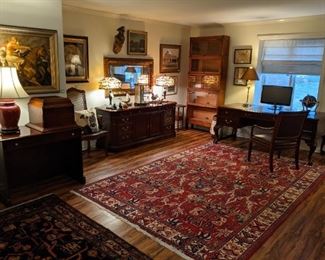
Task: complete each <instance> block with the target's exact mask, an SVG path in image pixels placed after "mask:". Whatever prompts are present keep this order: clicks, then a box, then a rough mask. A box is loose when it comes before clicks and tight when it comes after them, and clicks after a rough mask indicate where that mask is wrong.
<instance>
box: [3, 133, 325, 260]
mask: <svg viewBox="0 0 325 260" xmlns="http://www.w3.org/2000/svg"><path fill="white" fill-rule="evenodd" d="M211 140H212V139H211V136H210V134H209V133H207V132H202V131H197V130H186V131H179V132H177V136H176V138H170V139H166V140H162V141H158V142H155V143H152V144H147V145H143V146H140V147H137V148H133V149H129V150H127V151H124V152H120V153H116V154H109V155H108V156H107V157H105V155H104V152H103V151H93V152H92V153H91V156H90V157H86V155H85V158H84V174H85V176H86V179H87V183H91V182H94V181H97V180H100V179H103V178H105V177H107V176H111V175H115V174H117V173H119V172H122V171H125V170H128V169H132V168H136V167H139V166H141V165H145V164H148V163H150V162H152V161H155V160H157V159H160V158H163V157H165V156H168V155H171V154H174V153H179V152H181V151H183V150H186V149H190V148H191V147H195V146H197V145H200V144H203V143H206V142H209V141H211ZM222 142H226V143H229V144H231V145H234V146H239V147H246V146H247V140H245V139H237V140H236V141H233V140H230V139H229V140H224V141H222ZM305 156H306V152H302V156H301V157H302V159H303V157H305ZM313 159H314V160H317V161H318V162H319V163H321V164H325V156H324V157H322V156H320V155H319V154H315V156H314V158H313ZM80 186H81V185H79V184H77V183H76V182H75V181H73V180H70V179H67V178H66V177H58V178H55V179H52V180H51V181H46V182H42V183H38V184H35V185H33V187H28V188H24V189H20V190H18V191H17V193H16V195H15V197H14V198H13V201H14V202H15V203H20V202H22V201H25V200H28V199H32V198H35V197H38V196H41V195H44V194H47V193H55V194H57V195H59V196H60V197H61V198H62V199H63V200H65V201H66V202H67V203H69V204H70V205H71V206H73V207H74V208H76V209H78V210H79V211H81V212H82V213H84V214H85V215H87V216H88V217H90V218H92V219H93V220H95V221H96V222H98V223H100V224H102V225H103V226H105V227H107V228H109V229H110V230H112V231H113V232H114V233H116V234H117V235H119V236H120V237H121V238H123V239H124V240H126V241H128V242H129V243H131V244H132V245H134V246H136V247H137V248H138V249H139V250H141V251H142V252H144V253H145V254H147V255H149V256H150V257H152V258H154V259H182V258H181V257H179V256H178V255H177V254H175V253H173V252H171V251H170V250H168V249H166V248H165V247H163V246H161V245H159V244H158V243H157V242H155V241H153V240H152V239H150V238H149V237H147V236H146V235H144V234H143V233H141V232H139V231H137V230H136V229H135V228H132V227H131V226H130V225H128V224H126V223H124V222H123V221H121V220H120V219H118V218H116V217H114V216H113V215H111V214H110V213H108V212H107V211H106V210H104V209H102V208H100V207H98V206H96V205H95V204H93V203H91V202H89V201H87V200H85V199H83V198H81V197H79V196H77V195H75V194H73V193H71V192H70V190H71V189H76V188H78V187H80ZM0 208H4V205H1V204H0ZM252 259H315V260H316V259H325V187H324V185H322V186H321V187H320V188H319V189H318V190H317V191H316V192H315V193H313V194H312V195H310V196H309V197H308V198H307V199H306V200H305V201H304V202H303V203H301V204H300V205H299V206H298V207H297V208H296V210H295V211H294V212H293V213H292V214H291V215H290V216H289V217H288V218H287V220H286V221H285V222H284V223H283V224H282V225H281V226H280V227H279V228H278V229H277V230H276V232H275V233H274V234H273V235H272V236H271V237H270V238H269V239H268V240H267V241H266V242H265V243H264V245H263V246H262V247H261V248H260V249H259V250H258V251H257V252H256V253H255V254H254V255H253V257H252Z"/></svg>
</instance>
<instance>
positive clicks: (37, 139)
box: [0, 126, 85, 205]
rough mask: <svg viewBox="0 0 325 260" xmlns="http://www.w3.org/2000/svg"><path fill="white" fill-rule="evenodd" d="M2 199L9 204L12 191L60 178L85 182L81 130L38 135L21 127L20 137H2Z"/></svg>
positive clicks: (0, 189)
mask: <svg viewBox="0 0 325 260" xmlns="http://www.w3.org/2000/svg"><path fill="white" fill-rule="evenodd" d="M0 162H1V163H0V198H1V199H2V200H3V201H4V203H5V204H7V205H10V203H11V201H10V194H11V193H12V191H13V189H16V188H17V187H22V186H28V185H30V186H31V188H35V186H36V187H37V182H38V181H40V180H43V179H47V178H50V177H54V176H58V175H68V176H70V177H72V178H74V179H76V180H77V181H79V182H81V183H85V177H84V176H83V166H82V151H81V131H80V128H69V129H62V130H56V131H53V132H45V133H44V132H39V131H37V130H33V129H31V128H28V127H25V126H21V127H20V134H12V135H3V136H0Z"/></svg>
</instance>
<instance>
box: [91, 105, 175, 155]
mask: <svg viewBox="0 0 325 260" xmlns="http://www.w3.org/2000/svg"><path fill="white" fill-rule="evenodd" d="M175 106H176V103H175V102H163V103H161V104H148V105H145V106H132V107H129V108H127V109H119V110H113V109H109V108H106V107H97V108H96V110H97V115H100V116H101V117H102V122H103V128H104V129H105V130H108V131H109V140H108V145H107V148H108V149H109V150H110V151H113V152H116V151H120V150H123V149H126V148H129V147H132V146H135V145H139V144H142V143H147V142H150V141H154V140H158V139H162V138H168V137H174V136H175V135H176V133H175Z"/></svg>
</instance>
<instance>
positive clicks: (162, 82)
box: [156, 75, 175, 99]
mask: <svg viewBox="0 0 325 260" xmlns="http://www.w3.org/2000/svg"><path fill="white" fill-rule="evenodd" d="M156 86H158V87H161V88H163V95H164V98H163V99H165V98H166V93H167V90H168V87H172V86H175V80H174V79H173V78H172V77H171V76H166V75H160V76H158V77H157V78H156Z"/></svg>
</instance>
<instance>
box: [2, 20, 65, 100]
mask: <svg viewBox="0 0 325 260" xmlns="http://www.w3.org/2000/svg"><path fill="white" fill-rule="evenodd" d="M57 42H58V40H57V31H55V30H45V29H35V28H27V27H13V26H6V25H0V66H14V67H16V68H17V72H18V77H19V81H20V83H21V85H22V86H23V88H24V89H25V91H26V92H27V93H28V94H41V93H42V94H43V93H52V92H59V91H60V87H59V75H58V59H57V57H58V53H57V50H58V48H57Z"/></svg>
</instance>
